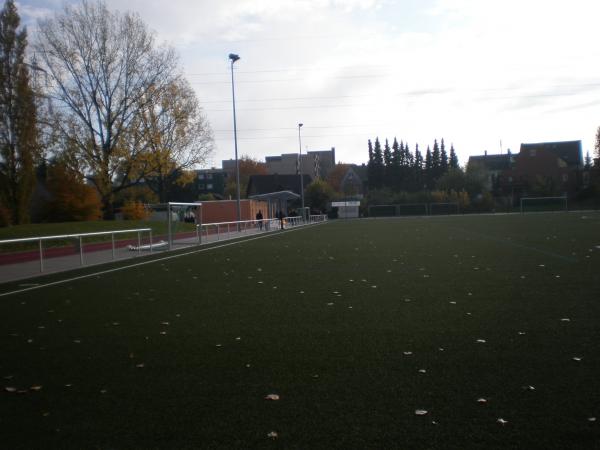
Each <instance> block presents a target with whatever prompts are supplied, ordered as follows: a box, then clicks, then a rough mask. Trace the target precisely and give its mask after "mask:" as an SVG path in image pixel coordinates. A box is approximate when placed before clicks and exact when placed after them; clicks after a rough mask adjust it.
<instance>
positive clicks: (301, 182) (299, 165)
mask: <svg viewBox="0 0 600 450" xmlns="http://www.w3.org/2000/svg"><path fill="white" fill-rule="evenodd" d="M302 125H304V124H303V123H299V124H298V148H299V150H300V153H299V156H298V172H300V197H301V198H302V220H303V221H304V220H305V217H304V216H305V211H304V179H303V178H304V177H303V176H302V137H301V136H300V128H302Z"/></svg>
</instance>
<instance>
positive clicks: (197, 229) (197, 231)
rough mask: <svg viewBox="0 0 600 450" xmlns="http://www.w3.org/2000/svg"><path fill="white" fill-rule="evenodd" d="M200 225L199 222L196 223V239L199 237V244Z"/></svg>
mask: <svg viewBox="0 0 600 450" xmlns="http://www.w3.org/2000/svg"><path fill="white" fill-rule="evenodd" d="M199 226H200V225H198V224H196V239H198V244H200V231H199Z"/></svg>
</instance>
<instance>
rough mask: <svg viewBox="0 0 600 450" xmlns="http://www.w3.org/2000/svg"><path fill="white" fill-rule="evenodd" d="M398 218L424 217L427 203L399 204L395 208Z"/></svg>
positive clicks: (426, 211)
mask: <svg viewBox="0 0 600 450" xmlns="http://www.w3.org/2000/svg"><path fill="white" fill-rule="evenodd" d="M396 208H397V211H398V215H399V216H426V215H427V214H428V208H427V203H400V204H398V205H397V206H396Z"/></svg>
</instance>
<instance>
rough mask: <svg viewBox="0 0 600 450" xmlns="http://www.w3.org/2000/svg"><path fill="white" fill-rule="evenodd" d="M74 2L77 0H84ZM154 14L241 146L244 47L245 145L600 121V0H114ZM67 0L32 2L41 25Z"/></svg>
mask: <svg viewBox="0 0 600 450" xmlns="http://www.w3.org/2000/svg"><path fill="white" fill-rule="evenodd" d="M68 3H75V2H74V1H69V2H68ZM107 3H108V5H109V6H110V7H111V8H117V9H120V10H131V11H135V12H137V13H139V14H140V16H141V17H142V18H143V19H144V20H145V22H146V23H147V24H148V25H149V27H150V28H151V29H153V30H155V31H156V32H157V34H158V37H159V39H160V40H164V41H167V42H169V43H170V44H171V45H172V46H173V47H175V48H176V49H177V51H178V53H179V55H180V57H181V64H182V66H183V68H184V71H185V74H186V76H187V78H188V80H189V81H190V82H191V83H192V85H193V87H194V88H195V89H196V92H197V94H198V98H199V99H200V102H201V103H202V105H203V107H204V109H205V112H206V115H207V116H208V118H209V120H210V122H211V124H212V127H213V130H214V133H215V143H216V152H215V155H214V157H213V160H212V161H210V165H212V166H217V167H219V166H220V165H221V160H222V159H229V158H233V155H234V146H233V118H232V106H231V78H230V76H231V75H230V66H229V61H228V58H227V56H228V54H229V53H231V52H233V53H238V54H239V55H240V57H241V59H240V60H239V61H238V62H237V63H236V64H235V86H236V105H237V119H238V149H239V153H240V155H249V156H251V157H255V158H259V159H263V158H264V156H266V155H277V154H280V153H293V152H297V151H298V147H299V145H298V144H299V143H298V128H297V125H298V123H299V122H302V123H304V127H303V128H302V150H303V151H305V150H306V149H308V150H326V149H329V148H331V147H335V148H336V157H337V160H338V161H341V162H350V163H362V162H366V161H367V159H368V154H367V140H368V139H374V138H375V137H377V136H378V137H379V138H380V140H385V138H388V139H390V141H392V140H393V138H394V137H397V138H398V140H401V139H402V140H404V141H405V142H406V141H408V143H409V145H410V149H411V151H414V148H415V144H416V143H418V144H419V147H420V149H421V150H422V151H425V150H426V148H427V146H428V145H431V144H432V143H433V140H434V139H436V138H437V139H440V138H444V139H445V141H446V145H447V147H448V148H449V146H450V144H451V143H453V144H454V147H455V149H456V150H457V153H458V155H459V158H460V160H461V163H465V162H466V161H467V159H468V157H469V155H476V154H483V152H484V150H487V151H488V153H499V152H500V150H501V145H500V142H502V149H503V151H504V152H506V151H507V149H509V148H510V149H511V150H512V151H513V153H516V152H518V150H519V145H520V143H522V142H541V141H555V140H582V142H583V152H584V156H585V153H586V151H588V150H589V151H590V154H591V153H593V140H594V135H595V131H596V128H597V127H598V126H599V125H600V45H599V43H600V26H598V20H599V18H600V2H598V1H596V0H569V1H566V0H560V1H555V0H502V1H498V0H395V1H394V0H213V1H208V0H169V1H164V0H108V2H107ZM63 4H64V2H63V1H59V0H56V1H55V0H45V1H43V0H21V1H18V2H17V5H18V7H19V12H20V14H21V16H22V18H23V20H24V21H25V22H26V23H27V24H28V27H29V30H30V34H34V32H35V21H36V18H38V17H42V16H44V15H46V14H51V13H52V12H53V11H55V10H56V9H59V8H61V6H62V5H63Z"/></svg>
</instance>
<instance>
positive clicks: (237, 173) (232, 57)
mask: <svg viewBox="0 0 600 450" xmlns="http://www.w3.org/2000/svg"><path fill="white" fill-rule="evenodd" d="M229 59H230V60H231V98H232V101H233V142H234V146H235V185H236V201H237V221H238V230H239V227H240V223H239V222H240V221H241V220H242V208H241V206H240V162H239V160H238V146H237V122H236V119H235V84H234V82H233V63H234V62H236V61H237V60H238V59H240V57H239V55H236V54H235V53H230V54H229Z"/></svg>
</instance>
